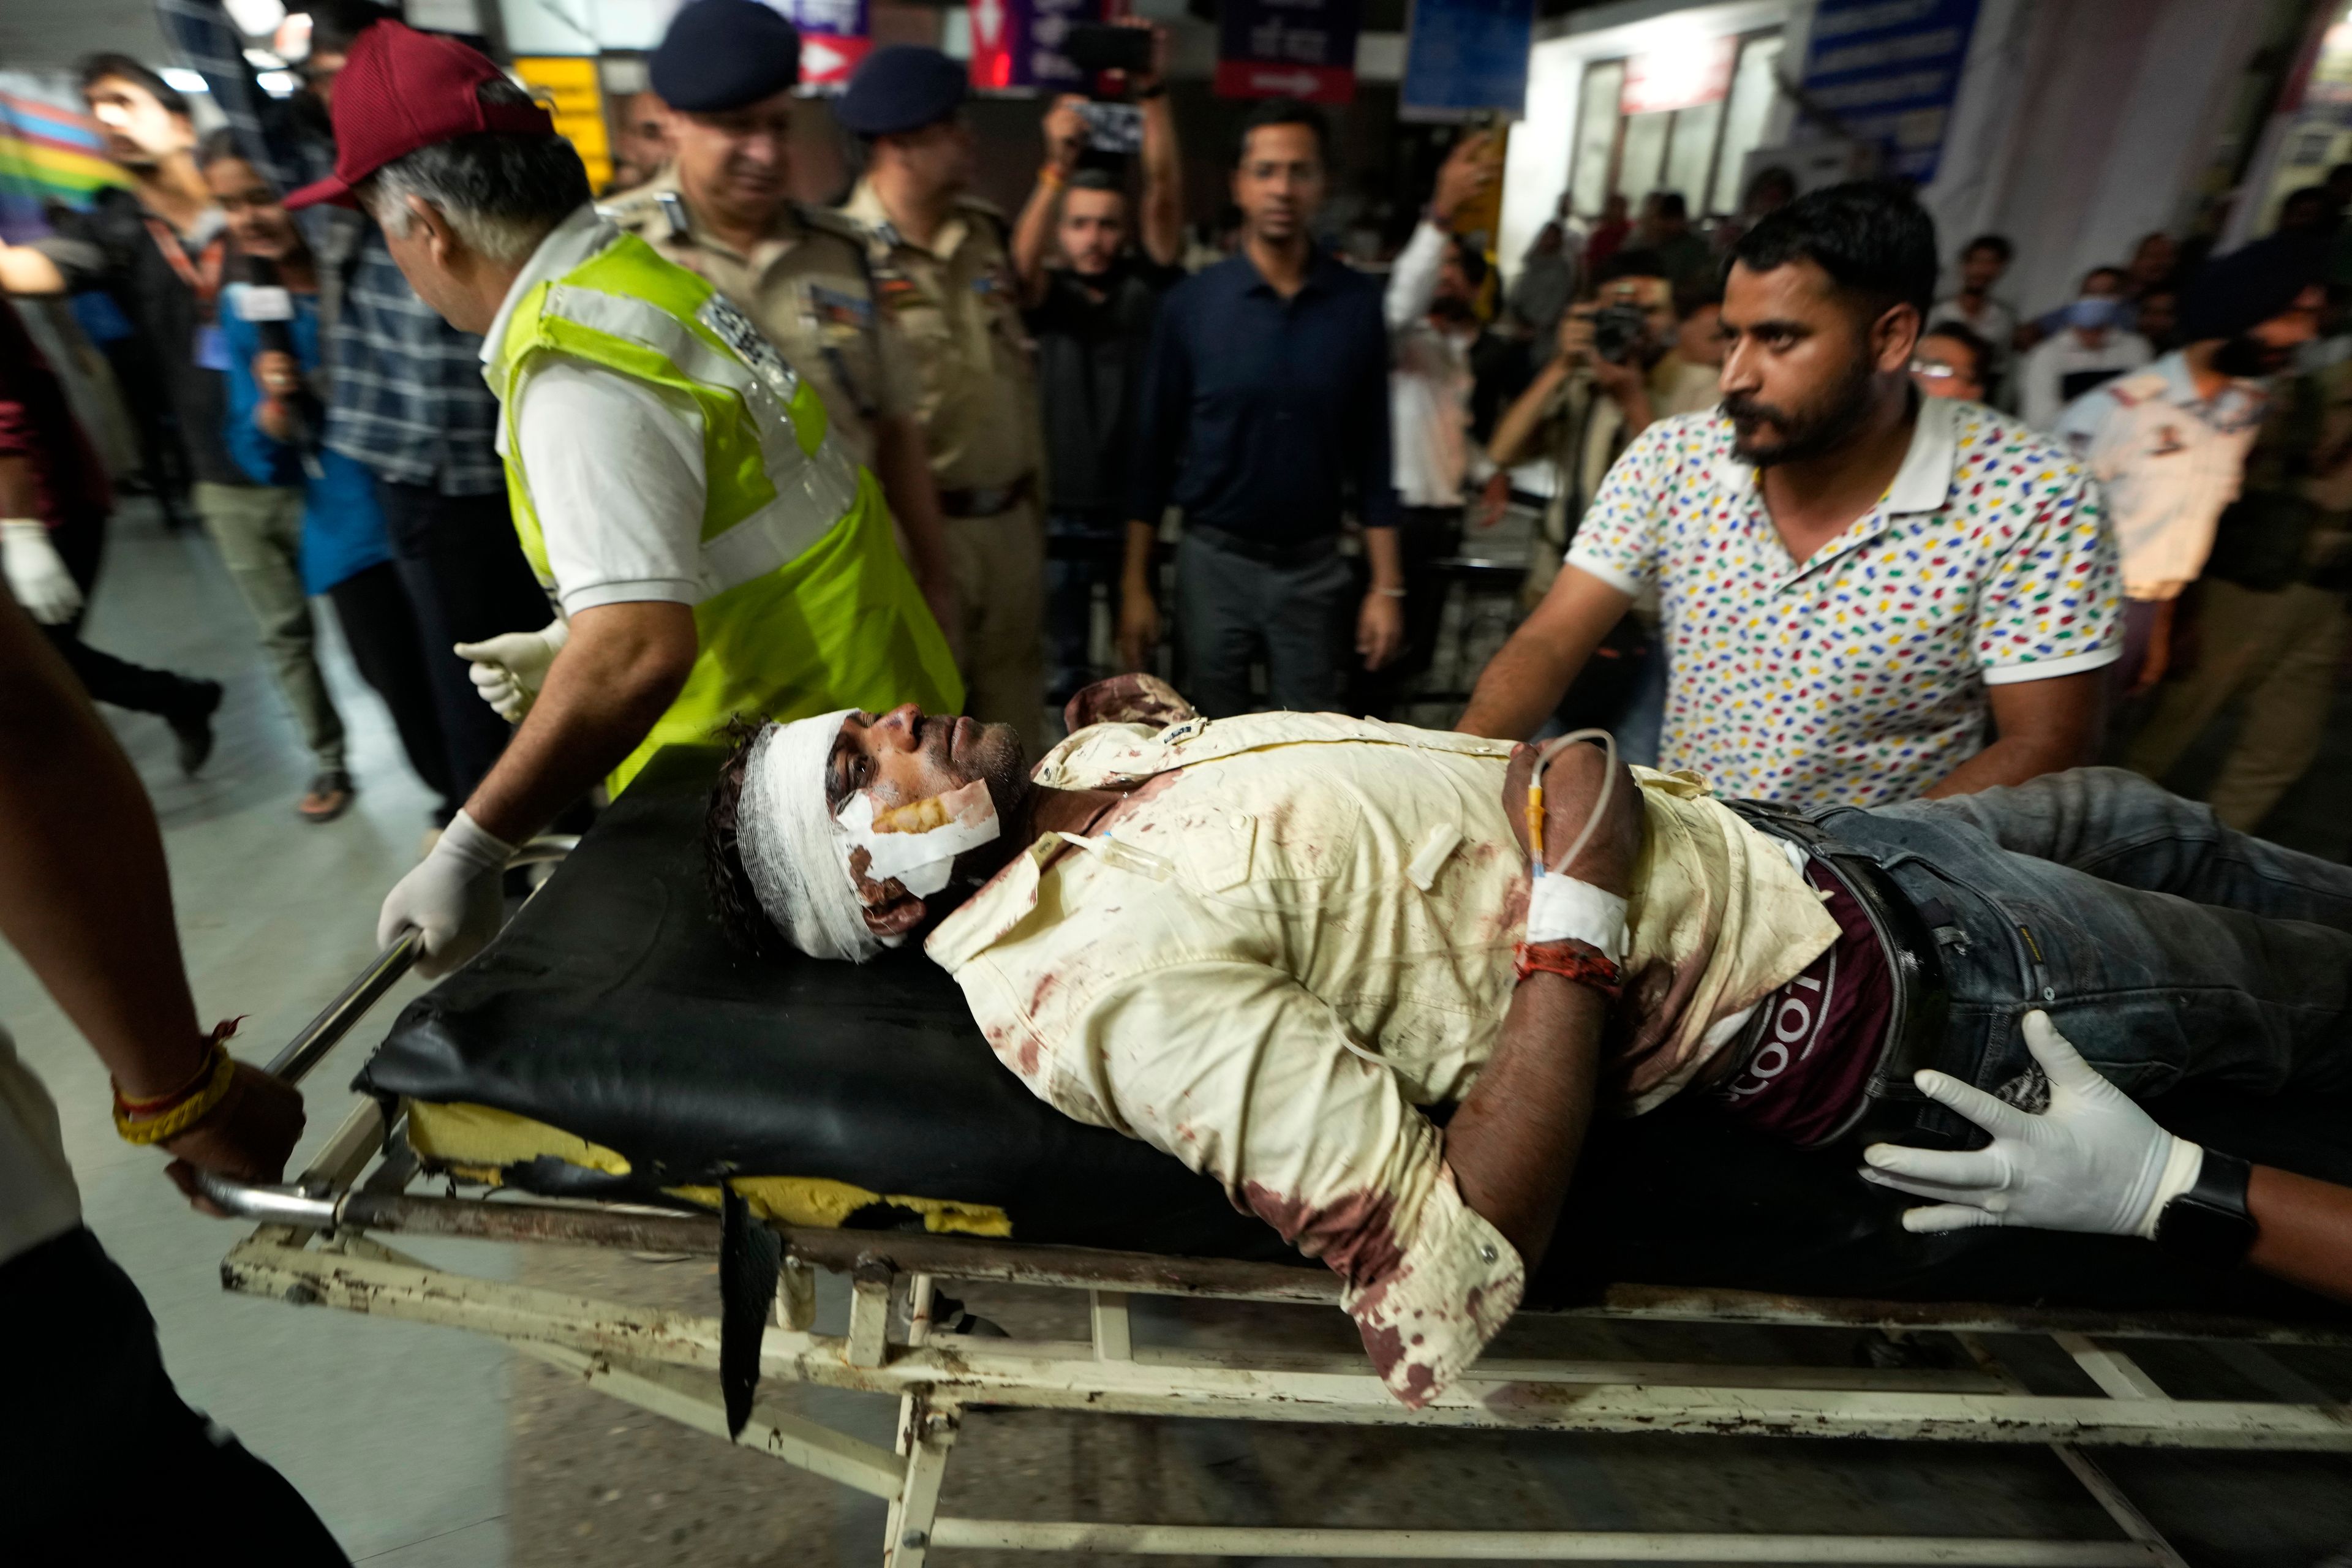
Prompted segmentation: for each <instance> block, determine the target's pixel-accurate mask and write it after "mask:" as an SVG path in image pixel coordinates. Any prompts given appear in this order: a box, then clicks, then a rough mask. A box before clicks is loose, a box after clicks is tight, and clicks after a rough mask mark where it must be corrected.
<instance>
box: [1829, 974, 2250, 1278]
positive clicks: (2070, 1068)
mask: <svg viewBox="0 0 2352 1568" xmlns="http://www.w3.org/2000/svg"><path fill="white" fill-rule="evenodd" d="M2025 1048H2026V1049H2027V1050H2029V1051H2032V1053H2033V1059H2034V1060H2035V1061H2037V1062H2040V1063H2041V1064H2042V1071H2043V1072H2044V1073H2046V1074H2048V1075H2049V1078H2050V1109H2049V1110H2045V1111H2043V1112H2042V1114H2041V1115H2039V1116H2033V1115H2029V1114H2028V1113H2026V1112H2025V1111H2022V1110H2018V1109H2017V1108H2016V1107H2014V1106H2011V1105H2008V1104H2004V1103H2003V1102H2002V1101H2000V1100H1995V1099H1994V1098H1993V1097H1992V1096H1991V1095H1989V1094H1987V1093H1985V1092H1984V1091H1983V1090H1981V1089H1976V1088H1973V1087H1971V1086H1969V1085H1968V1084H1965V1083H1962V1082H1960V1081H1959V1080H1958V1079H1955V1078H1949V1077H1947V1076H1946V1075H1945V1074H1943V1073H1939V1072H1934V1071H1923V1072H1921V1073H1920V1074H1919V1075H1918V1076H1917V1078H1916V1079H1915V1081H1916V1083H1917V1084H1918V1085H1919V1090H1920V1092H1921V1093H1923V1094H1925V1095H1927V1097H1928V1098H1929V1099H1931V1100H1937V1101H1939V1102H1941V1103H1942V1104H1945V1105H1948V1106H1949V1107H1951V1108H1952V1109H1953V1110H1957V1111H1958V1112H1959V1113H1960V1114H1961V1115H1962V1116H1965V1117H1967V1118H1968V1119H1969V1121H1973V1122H1975V1123H1976V1124H1977V1125H1978V1126H1979V1127H1981V1128H1983V1129H1984V1130H1985V1131H1987V1132H1990V1133H1991V1134H1992V1142H1991V1144H1990V1146H1989V1147H1986V1148H1983V1149H1978V1150H1974V1151H1972V1152H1968V1153H1952V1152H1946V1151H1942V1150H1932V1149H1910V1148H1905V1147H1903V1146H1902V1145H1899V1144H1895V1143H1874V1144H1872V1145H1871V1146H1870V1147H1869V1148H1867V1149H1865V1150H1864V1151H1863V1152H1862V1157H1863V1159H1864V1160H1865V1161H1867V1162H1868V1163H1867V1164H1866V1165H1865V1166H1864V1168H1863V1172H1862V1175H1863V1179H1864V1180H1865V1181H1871V1182H1875V1183H1877V1184H1879V1185H1880V1186H1883V1187H1893V1188H1895V1190H1896V1191H1898V1192H1906V1193H1913V1194H1917V1195H1918V1196H1920V1197H1923V1198H1936V1199H1938V1200H1940V1201H1939V1202H1938V1203H1937V1205H1936V1206H1935V1207H1933V1208H1920V1209H1906V1211H1904V1215H1903V1228H1904V1229H1906V1230H1911V1231H1942V1230H1966V1229H1969V1227H1971V1226H1984V1225H2022V1226H2035V1227H2038V1228H2040V1229H2043V1230H2079V1231H2089V1232H2092V1233H2095V1234H2098V1235H2105V1236H2140V1237H2150V1238H2153V1237H2155V1235H2156V1222H2157V1218H2158V1215H2161V1214H2163V1212H2164V1205H2167V1204H2168V1203H2170V1202H2171V1201H2172V1200H2173V1199H2174V1198H2176V1197H2179V1195H2180V1194H2182V1193H2185V1192H2187V1191H2188V1190H2189V1188H2190V1187H2192V1186H2194V1185H2195V1184H2196V1183H2197V1173H2198V1170H2199V1168H2200V1166H2201V1165H2202V1164H2203V1163H2204V1157H2205V1151H2204V1150H2203V1149H2202V1148H2200V1147H2199V1146H2198V1145H2197V1144H2194V1143H2191V1142H2189V1141H2188V1140H2187V1139H2185V1138H2175V1137H2174V1136H2173V1135H2172V1134H2171V1133H2169V1132H2167V1131H2165V1130H2164V1129H2163V1128H2161V1127H2158V1125H2157V1124H2156V1122H2155V1121H2154V1120H2153V1119H2152V1118H2150V1117H2149V1115H2148V1113H2147V1111H2145V1110H2141V1109H2140V1108H2139V1107H2138V1106H2137V1105H2135V1104H2133V1103H2132V1101H2131V1099H2130V1097H2129V1096H2127V1095H2126V1094H2125V1093H2124V1091H2123V1090H2122V1089H2117V1088H2116V1086H2115V1085H2114V1084H2112V1083H2109V1082H2108V1081H2107V1080H2106V1079H2104V1078H2101V1077H2100V1076H2099V1074H2098V1071H2097V1069H2096V1068H2093V1067H2092V1066H2091V1064H2090V1063H2088V1062H2086V1061H2084V1059H2083V1058H2082V1057H2081V1056H2080V1055H2079V1054H2078V1053H2077V1052H2076V1051H2075V1049H2074V1047H2073V1046H2072V1045H2071V1044H2069V1043H2068V1041H2067V1039H2066V1037H2065V1036H2063V1035H2062V1034H2060V1033H2059V1032H2058V1030H2057V1028H2056V1026H2053V1024H2052V1023H2051V1022H2050V1015H2049V1014H2047V1013H2044V1012H2042V1011H2040V1010H2039V1009H2036V1010H2035V1011H2033V1012H2031V1013H2028V1014H2027V1015H2026V1016H2025Z"/></svg>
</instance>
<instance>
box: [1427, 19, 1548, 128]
mask: <svg viewBox="0 0 2352 1568" xmlns="http://www.w3.org/2000/svg"><path fill="white" fill-rule="evenodd" d="M1535 25H1536V7H1535V0H1412V21H1411V22H1410V23H1409V24H1408V25H1407V27H1406V32H1405V47H1404V86H1403V89H1402V92H1401V93H1400V94H1399V100H1398V101H1399V104H1400V106H1401V109H1400V111H1401V112H1402V113H1403V114H1404V115H1405V116H1406V117H1407V118H1410V119H1430V118H1445V117H1451V116H1454V115H1457V114H1471V113H1475V112H1477V111H1480V110H1501V111H1502V112H1503V113H1505V114H1507V115H1509V116H1510V117H1511V118H1513V119H1515V120H1516V119H1517V118H1518V117H1519V116H1521V115H1523V114H1525V113H1526V112H1527V103H1528V49H1529V48H1530V47H1533V45H1534V42H1535Z"/></svg>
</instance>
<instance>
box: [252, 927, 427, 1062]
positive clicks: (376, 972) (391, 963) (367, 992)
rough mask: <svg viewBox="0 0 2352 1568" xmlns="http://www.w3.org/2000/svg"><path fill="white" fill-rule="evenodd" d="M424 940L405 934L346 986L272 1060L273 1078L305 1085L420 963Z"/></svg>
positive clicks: (420, 937) (418, 935) (416, 934)
mask: <svg viewBox="0 0 2352 1568" xmlns="http://www.w3.org/2000/svg"><path fill="white" fill-rule="evenodd" d="M422 940H423V938H422V936H421V935H420V934H419V933H418V932H417V931H413V930H411V931H403V932H401V933H400V937H399V939H398V940H397V941H395V942H394V943H393V944H392V945H391V946H390V947H387V948H385V949H384V950H383V952H379V953H377V954H376V955H375V958H374V960H373V962H372V963H369V965H368V966H367V967H366V968H365V969H362V970H361V971H360V973H359V977H358V978H357V979H355V980H353V981H352V983H351V984H348V985H346V986H344V987H343V988H342V990H341V992H340V993H338V994H336V996H335V999H334V1000H333V1001H331V1002H330V1003H328V1004H327V1005H326V1006H324V1007H323V1008H321V1009H320V1012H319V1016H317V1017H315V1018H313V1019H311V1020H310V1022H309V1023H307V1024H305V1025H303V1026H302V1031H301V1033H299V1034H298V1035H296V1036H295V1037H293V1038H292V1039H290V1040H289V1041H287V1042H286V1048H285V1049H284V1050H282V1051H279V1052H278V1054H277V1055H276V1056H274V1057H272V1058H270V1059H269V1067H268V1072H269V1074H270V1076H271V1077H273V1078H282V1079H285V1080H286V1081H287V1082H288V1083H299V1082H301V1081H302V1075H303V1074H305V1073H307V1072H309V1071H310V1069H311V1068H314V1067H317V1066H318V1065H319V1063H320V1061H322V1060H323V1059H325V1058H326V1055H327V1053H328V1052H329V1051H331V1050H333V1049H334V1048H335V1047H337V1046H338V1045H341V1043H342V1038H343V1037H344V1036H345V1035H348V1034H350V1033H351V1031H352V1025H354V1024H356V1023H358V1022H359V1021H360V1020H361V1019H362V1017H365V1016H367V1010H368V1009H369V1008H370V1007H373V1006H374V1005H376V1003H377V1002H378V1001H379V1000H381V999H382V998H383V994H384V993H385V992H387V991H389V990H391V989H392V988H393V987H394V985H395V984H399V982H400V977H401V976H402V975H404V974H405V973H408V967H409V965H410V964H413V963H415V962H416V956H417V944H418V943H419V942H421V941H422Z"/></svg>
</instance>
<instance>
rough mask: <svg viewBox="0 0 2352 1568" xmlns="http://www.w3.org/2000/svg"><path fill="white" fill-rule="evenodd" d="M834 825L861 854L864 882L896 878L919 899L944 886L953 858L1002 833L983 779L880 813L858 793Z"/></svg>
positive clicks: (867, 795) (866, 793)
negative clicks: (861, 850) (866, 879)
mask: <svg viewBox="0 0 2352 1568" xmlns="http://www.w3.org/2000/svg"><path fill="white" fill-rule="evenodd" d="M834 821H835V822H836V823H838V824H839V825H840V826H841V829H842V831H843V832H844V833H846V834H847V835H848V836H849V837H848V843H849V845H851V846H853V847H863V848H864V849H865V850H866V876H867V877H868V878H869V879H872V880H874V881H877V882H887V881H889V880H891V879H897V881H898V885H899V886H900V887H902V888H904V889H907V891H908V892H910V893H912V894H914V895H915V896H916V897H917V898H919V899H928V898H929V897H930V896H931V895H932V894H934V893H936V892H938V891H940V889H943V888H945V887H946V886H947V885H948V877H949V875H950V872H951V871H952V870H953V869H954V867H955V858H956V857H957V856H959V855H961V854H963V853H965V852H966V851H968V850H972V849H977V848H979V847H981V846H982V845H983V844H992V843H994V842H995V840H996V838H997V836H998V835H999V834H1001V833H1003V825H1002V824H1000V823H999V822H998V821H997V819H996V803H995V802H994V801H993V800H992V799H990V798H989V794H988V784H987V781H986V780H983V779H974V780H972V781H971V783H970V784H964V785H962V786H961V787H960V788H956V789H951V790H949V791H948V792H947V793H946V794H944V795H933V796H932V797H930V798H929V799H928V800H919V801H915V802H913V803H912V804H910V805H900V806H893V807H890V808H888V809H887V810H884V811H881V812H877V811H876V810H875V809H874V796H873V795H872V793H871V792H869V791H866V790H859V791H858V792H857V793H856V794H855V795H851V796H850V797H849V804H848V805H845V806H843V807H842V808H841V810H840V812H839V814H838V815H836V816H835V817H834Z"/></svg>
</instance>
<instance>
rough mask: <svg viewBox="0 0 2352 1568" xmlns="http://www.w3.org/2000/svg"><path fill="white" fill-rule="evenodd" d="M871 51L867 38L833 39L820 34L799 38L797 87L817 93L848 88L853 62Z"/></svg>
mask: <svg viewBox="0 0 2352 1568" xmlns="http://www.w3.org/2000/svg"><path fill="white" fill-rule="evenodd" d="M873 49H874V40H873V39H871V38H837V37H829V36H827V35H826V34H824V33H803V34H802V35H801V85H802V86H803V87H804V88H814V89H817V90H819V91H821V92H839V91H840V90H841V89H844V88H845V87H847V86H848V85H849V75H850V73H851V72H852V71H854V70H856V68H857V62H858V61H860V60H862V59H864V58H866V56H867V55H868V54H870V53H872V52H873Z"/></svg>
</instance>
